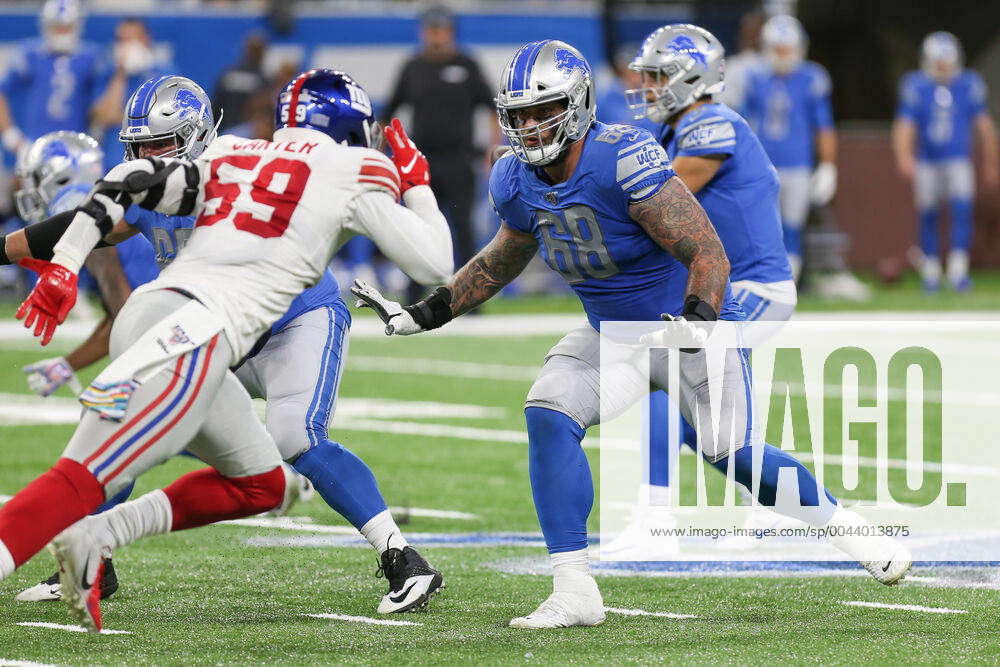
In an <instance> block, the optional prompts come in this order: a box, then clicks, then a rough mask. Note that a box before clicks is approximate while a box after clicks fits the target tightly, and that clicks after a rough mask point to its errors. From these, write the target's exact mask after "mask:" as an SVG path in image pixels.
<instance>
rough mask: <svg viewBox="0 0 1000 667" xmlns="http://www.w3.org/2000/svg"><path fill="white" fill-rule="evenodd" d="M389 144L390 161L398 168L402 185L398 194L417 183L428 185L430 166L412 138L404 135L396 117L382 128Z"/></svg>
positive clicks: (429, 181)
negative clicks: (390, 148)
mask: <svg viewBox="0 0 1000 667" xmlns="http://www.w3.org/2000/svg"><path fill="white" fill-rule="evenodd" d="M383 133H384V134H385V138H386V140H387V141H388V142H389V146H391V147H392V156H391V157H392V161H393V163H394V164H395V165H396V169H398V170H399V179H400V183H401V187H402V191H401V192H400V194H402V193H404V192H406V191H407V190H409V189H410V188H413V187H416V186H418V185H430V183H431V168H430V165H428V164H427V158H426V157H424V154H423V153H421V152H420V149H418V148H417V145H416V144H414V143H413V140H412V139H410V138H409V137H408V136H406V130H404V129H403V124H402V123H400V122H399V119H398V118H393V119H392V124H391V125H389V126H388V127H386V128H385V129H384V130H383Z"/></svg>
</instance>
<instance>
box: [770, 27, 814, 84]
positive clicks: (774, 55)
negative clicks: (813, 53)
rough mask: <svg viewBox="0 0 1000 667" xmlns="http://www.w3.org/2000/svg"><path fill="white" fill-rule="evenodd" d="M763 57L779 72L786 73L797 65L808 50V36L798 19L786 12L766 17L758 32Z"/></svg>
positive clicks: (803, 58)
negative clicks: (762, 26) (762, 48)
mask: <svg viewBox="0 0 1000 667" xmlns="http://www.w3.org/2000/svg"><path fill="white" fill-rule="evenodd" d="M760 38H761V43H762V44H763V45H764V57H765V58H766V59H767V62H768V63H769V64H770V65H771V68H772V69H774V71H775V72H778V73H779V74H787V73H789V72H791V71H792V70H794V69H795V68H796V67H798V66H799V63H801V62H802V61H803V60H805V57H806V51H808V50H809V38H808V37H807V36H806V31H805V29H804V28H803V27H802V24H801V23H799V20H798V19H797V18H795V17H794V16H789V15H788V14H778V15H777V16H772V17H771V18H770V19H768V21H767V23H765V24H764V28H763V29H762V30H761V33H760Z"/></svg>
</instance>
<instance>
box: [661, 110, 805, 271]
mask: <svg viewBox="0 0 1000 667" xmlns="http://www.w3.org/2000/svg"><path fill="white" fill-rule="evenodd" d="M658 135H659V138H660V143H661V144H662V145H663V147H664V148H665V149H666V151H667V157H669V158H670V160H671V161H673V160H675V159H676V158H677V157H684V156H693V157H702V156H705V155H724V156H726V158H725V160H723V162H722V166H720V167H719V170H718V171H717V172H716V173H715V176H714V177H713V178H712V180H710V181H709V182H708V183H706V184H705V185H704V187H702V188H701V190H700V191H698V193H697V194H696V195H695V196H696V197H698V201H699V202H701V205H702V207H703V208H704V209H705V212H706V213H708V217H709V218H710V219H711V220H712V224H713V225H714V226H715V230H716V232H718V234H719V238H720V239H721V240H722V245H723V246H725V248H726V255H728V256H729V264H730V267H731V269H730V272H729V279H730V280H732V281H737V280H753V281H756V282H760V283H772V282H778V281H782V280H791V279H792V268H791V266H790V265H789V263H788V254H787V253H786V251H785V244H784V241H783V240H782V232H781V213H780V211H779V209H778V174H777V172H776V171H775V170H774V166H773V165H772V164H771V160H769V159H768V157H767V153H765V152H764V148H763V147H762V146H761V145H760V141H759V140H758V139H757V137H756V136H755V135H754V133H753V132H752V131H751V130H750V126H749V125H747V122H746V121H745V120H743V117H742V116H740V115H739V114H738V113H736V112H735V111H733V110H732V109H730V108H729V107H727V106H726V105H725V104H704V105H702V106H700V107H698V108H696V109H694V110H693V111H691V112H689V113H687V114H685V115H684V116H682V117H681V119H680V122H678V124H677V128H676V129H674V128H673V127H671V126H670V125H666V124H663V125H660V126H659V128H658Z"/></svg>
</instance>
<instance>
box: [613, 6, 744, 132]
mask: <svg viewBox="0 0 1000 667" xmlns="http://www.w3.org/2000/svg"><path fill="white" fill-rule="evenodd" d="M725 53H726V51H725V49H724V48H723V47H722V43H721V42H720V41H719V40H718V39H716V38H715V35H713V34H712V33H710V32H709V31H707V30H705V29H704V28H699V27H698V26H696V25H689V24H685V23H680V24H676V25H668V26H663V27H662V28H658V29H656V30H654V31H653V32H652V33H650V35H649V36H648V37H646V39H645V41H643V43H642V46H641V47H640V48H639V53H638V54H637V55H636V57H635V59H634V60H633V61H632V62H631V64H629V69H631V70H634V71H636V72H639V73H640V74H641V75H642V87H641V88H633V89H631V90H626V91H625V102H626V104H627V105H628V108H629V109H630V110H631V111H632V117H633V118H635V119H636V120H639V119H641V118H649V119H650V120H652V121H653V122H656V123H665V122H667V121H668V120H670V118H671V117H673V116H674V115H676V114H677V113H678V112H679V111H682V110H683V109H685V108H687V107H689V106H691V105H692V104H694V103H695V102H696V101H697V100H698V99H699V98H701V97H704V96H705V95H709V96H711V95H715V94H717V93H721V92H722V89H723V87H724V86H725V83H724V82H723V71H724V67H725V60H724V56H725Z"/></svg>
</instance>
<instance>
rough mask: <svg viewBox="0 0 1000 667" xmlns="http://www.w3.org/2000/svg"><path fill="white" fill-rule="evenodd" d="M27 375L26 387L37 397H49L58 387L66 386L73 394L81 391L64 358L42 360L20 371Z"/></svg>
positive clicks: (78, 382) (81, 388)
mask: <svg viewBox="0 0 1000 667" xmlns="http://www.w3.org/2000/svg"><path fill="white" fill-rule="evenodd" d="M21 370H22V371H24V372H25V373H27V375H28V386H29V387H31V391H33V392H35V393H36V394H38V395H39V396H43V397H44V396H49V395H51V394H53V393H55V391H56V390H57V389H59V387H61V386H63V385H68V386H69V388H70V389H71V390H73V393H74V394H79V393H80V392H81V391H83V387H82V386H81V385H80V381H79V380H78V379H77V378H76V373H74V372H73V368H72V367H71V366H70V365H69V362H68V361H66V358H65V357H57V358H55V359H42V360H41V361H36V362H35V363H33V364H28V365H27V366H25V367H24V368H22V369H21Z"/></svg>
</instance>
